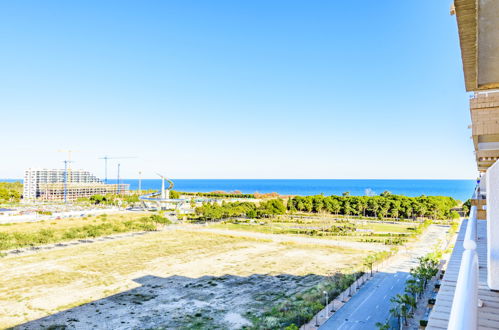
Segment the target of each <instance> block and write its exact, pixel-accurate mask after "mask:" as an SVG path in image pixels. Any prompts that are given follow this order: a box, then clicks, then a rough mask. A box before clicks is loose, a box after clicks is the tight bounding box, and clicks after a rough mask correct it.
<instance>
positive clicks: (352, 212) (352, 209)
mask: <svg viewBox="0 0 499 330" xmlns="http://www.w3.org/2000/svg"><path fill="white" fill-rule="evenodd" d="M458 205H459V203H458V201H456V200H455V199H453V198H452V197H446V196H425V195H422V196H419V197H407V196H403V195H393V194H391V193H389V192H384V193H383V194H381V195H379V196H349V195H348V194H345V195H344V196H323V195H316V196H295V197H293V198H291V199H289V201H288V205H287V206H288V210H289V211H290V212H296V211H299V212H312V213H322V212H325V213H330V214H335V215H345V216H363V217H375V218H388V217H389V218H396V219H400V218H403V219H414V218H417V217H420V218H431V219H455V218H458V217H459V214H458V212H457V211H456V210H455V209H454V208H456V207H457V206H458Z"/></svg>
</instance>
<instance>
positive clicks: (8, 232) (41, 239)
mask: <svg viewBox="0 0 499 330" xmlns="http://www.w3.org/2000/svg"><path fill="white" fill-rule="evenodd" d="M154 219H156V221H155V220H154ZM158 219H164V218H162V217H160V216H158V215H154V216H152V215H151V213H125V214H123V213H122V214H112V215H109V216H108V215H106V214H101V215H99V216H92V217H82V218H66V219H60V220H49V221H39V222H33V223H26V222H25V223H9V224H3V225H0V252H1V251H5V250H13V249H19V248H25V247H30V246H38V245H44V244H49V243H56V242H64V241H71V240H77V239H84V238H95V237H100V236H105V235H109V234H116V233H126V232H139V231H147V230H154V229H156V228H158V227H161V226H159V224H158V223H157V220H158ZM164 220H167V219H164Z"/></svg>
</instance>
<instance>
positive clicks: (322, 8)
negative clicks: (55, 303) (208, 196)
mask: <svg viewBox="0 0 499 330" xmlns="http://www.w3.org/2000/svg"><path fill="white" fill-rule="evenodd" d="M449 6H450V1H435V0H422V1H400V0H398V1H395V0H385V1H289V0H286V1H284V0H283V1H268V0H266V1H186V0H182V1H105V2H103V1H80V2H76V1H71V2H68V1H43V2H42V1H3V2H0V40H2V44H1V46H0V47H1V48H0V50H1V51H0V74H1V76H2V79H0V114H1V117H0V118H1V119H2V129H1V130H0V132H1V138H2V141H4V143H3V144H2V157H1V158H2V162H1V166H0V177H4V178H9V177H10V178H17V177H21V176H22V173H23V169H24V168H26V167H30V166H31V167H62V160H63V159H64V158H65V154H62V153H58V152H57V150H59V149H73V150H77V151H78V152H75V153H74V156H73V159H74V160H75V163H74V164H73V166H74V167H77V168H85V169H89V170H91V171H94V172H95V173H96V174H97V175H99V176H102V175H103V163H102V161H101V160H98V159H97V158H98V157H101V156H103V155H106V154H107V155H109V156H136V157H138V158H137V159H128V160H123V161H122V166H121V168H122V174H123V176H124V177H128V178H134V177H137V172H138V171H139V170H142V171H143V173H144V174H143V176H145V177H151V178H152V177H154V172H155V171H158V172H163V173H164V174H165V175H167V176H170V177H173V178H359V179H360V178H415V179H419V178H435V179H460V178H473V177H474V176H475V175H476V169H475V164H474V161H473V153H472V150H473V148H472V143H471V140H470V138H469V136H470V135H471V132H470V130H469V129H468V128H467V126H468V125H469V123H470V119H469V110H468V96H467V94H466V93H465V91H464V82H463V74H462V67H461V60H460V51H459V44H458V36H457V29H456V22H455V17H452V16H450V15H449ZM115 167H116V161H114V162H110V171H109V175H110V176H114V175H115Z"/></svg>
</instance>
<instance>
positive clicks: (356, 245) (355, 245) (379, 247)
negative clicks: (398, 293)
mask: <svg viewBox="0 0 499 330" xmlns="http://www.w3.org/2000/svg"><path fill="white" fill-rule="evenodd" d="M199 231H203V232H208V233H215V234H227V233H230V235H233V236H238V237H250V238H260V239H268V240H272V241H274V242H295V243H300V244H314V245H319V246H336V247H343V248H350V249H368V250H375V251H388V250H390V246H388V245H383V244H380V243H363V242H349V241H346V240H344V239H339V240H333V239H323V238H312V237H310V238H309V237H303V236H289V235H282V234H277V235H273V234H266V233H256V232H248V231H238V230H223V229H211V228H202V229H199Z"/></svg>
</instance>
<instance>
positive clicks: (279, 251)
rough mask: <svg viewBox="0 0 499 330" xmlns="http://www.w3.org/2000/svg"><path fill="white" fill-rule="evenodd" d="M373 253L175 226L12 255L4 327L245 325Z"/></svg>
mask: <svg viewBox="0 0 499 330" xmlns="http://www.w3.org/2000/svg"><path fill="white" fill-rule="evenodd" d="M279 236H284V235H279ZM368 246H369V245H368V244H366V245H365V247H368ZM369 252H370V251H369V250H368V249H363V250H357V249H348V248H341V247H334V246H325V245H313V244H307V243H301V242H297V241H293V240H289V241H286V240H282V239H280V240H279V241H274V240H269V239H258V238H253V237H238V236H231V235H230V234H222V233H213V232H207V231H198V230H190V229H173V230H168V231H162V232H154V233H150V234H147V235H142V236H136V237H130V238H126V239H120V240H114V241H106V242H97V243H92V244H88V245H78V246H70V247H66V248H62V249H57V250H51V251H43V252H39V253H35V254H30V255H24V256H7V257H4V258H1V259H0V268H1V269H2V286H0V327H9V326H15V325H19V328H32V329H39V328H41V327H42V326H50V325H64V326H67V327H68V328H80V329H90V328H158V327H167V328H186V327H188V328H192V327H194V328H196V327H197V328H200V327H201V328H209V329H214V328H238V327H242V326H244V325H250V324H251V320H252V318H253V317H256V316H257V315H258V314H259V313H261V312H262V311H264V310H267V309H268V308H270V307H271V306H273V305H275V304H277V303H279V302H281V301H283V300H285V299H289V297H290V296H292V295H294V294H296V293H298V292H302V291H304V290H307V289H309V288H311V287H313V286H315V285H317V284H318V283H320V282H322V281H324V280H325V279H326V278H327V276H328V275H331V274H332V273H334V272H335V271H338V270H342V269H351V268H352V267H356V266H358V264H359V263H361V260H362V257H363V256H365V255H367V254H368V253H369ZM311 274H313V275H311ZM76 306H79V307H76ZM61 310H65V311H63V312H60V313H57V312H59V311H61ZM52 314H53V315H52ZM48 315H51V316H48ZM46 316H48V317H46ZM43 317H46V318H43ZM41 318H42V319H41ZM30 321H31V322H30Z"/></svg>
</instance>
